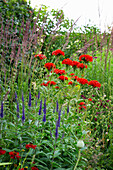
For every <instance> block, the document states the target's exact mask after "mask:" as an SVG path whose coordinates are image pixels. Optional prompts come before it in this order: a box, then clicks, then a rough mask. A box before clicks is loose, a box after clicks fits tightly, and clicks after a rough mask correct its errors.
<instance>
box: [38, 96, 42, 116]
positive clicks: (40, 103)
mask: <svg viewBox="0 0 113 170" xmlns="http://www.w3.org/2000/svg"><path fill="white" fill-rule="evenodd" d="M41 110H42V99H41V101H40V109H39V113H38V114H39V115H41Z"/></svg>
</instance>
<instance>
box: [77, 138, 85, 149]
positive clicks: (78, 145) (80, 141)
mask: <svg viewBox="0 0 113 170" xmlns="http://www.w3.org/2000/svg"><path fill="white" fill-rule="evenodd" d="M84 146H85V144H84V141H83V140H78V142H77V147H79V148H84Z"/></svg>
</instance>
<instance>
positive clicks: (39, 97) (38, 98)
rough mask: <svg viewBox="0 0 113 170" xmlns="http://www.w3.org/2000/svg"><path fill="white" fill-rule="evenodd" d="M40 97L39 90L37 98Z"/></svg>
mask: <svg viewBox="0 0 113 170" xmlns="http://www.w3.org/2000/svg"><path fill="white" fill-rule="evenodd" d="M39 98H40V91H39V92H38V99H39Z"/></svg>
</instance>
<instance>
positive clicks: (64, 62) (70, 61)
mask: <svg viewBox="0 0 113 170" xmlns="http://www.w3.org/2000/svg"><path fill="white" fill-rule="evenodd" d="M72 63H73V61H72V60H70V59H69V58H67V59H64V60H63V61H62V64H66V65H69V66H71V65H72Z"/></svg>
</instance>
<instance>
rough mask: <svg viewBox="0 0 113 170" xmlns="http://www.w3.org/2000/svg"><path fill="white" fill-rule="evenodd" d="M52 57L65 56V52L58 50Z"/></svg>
mask: <svg viewBox="0 0 113 170" xmlns="http://www.w3.org/2000/svg"><path fill="white" fill-rule="evenodd" d="M52 55H56V56H57V55H63V56H64V55H65V54H64V52H63V51H62V50H60V49H58V50H55V51H53V52H52Z"/></svg>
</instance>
